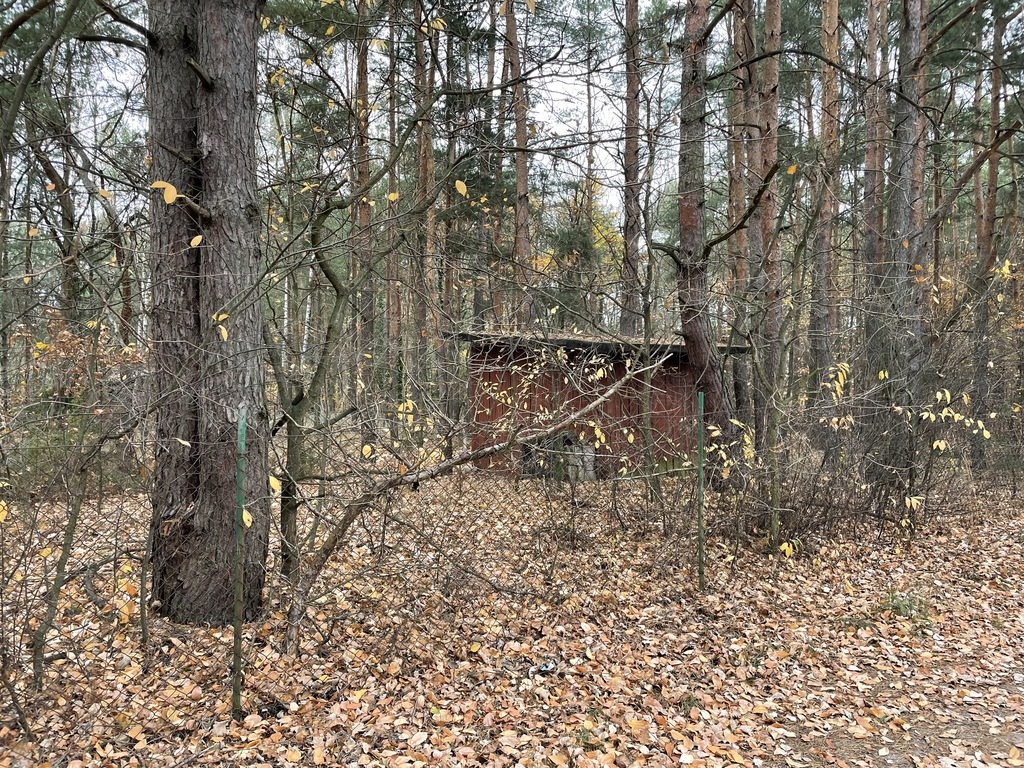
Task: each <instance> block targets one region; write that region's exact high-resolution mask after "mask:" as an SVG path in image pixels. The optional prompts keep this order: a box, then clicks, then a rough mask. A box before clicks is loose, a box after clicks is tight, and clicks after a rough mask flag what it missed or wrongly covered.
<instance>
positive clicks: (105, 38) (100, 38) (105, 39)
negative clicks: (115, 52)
mask: <svg viewBox="0 0 1024 768" xmlns="http://www.w3.org/2000/svg"><path fill="white" fill-rule="evenodd" d="M75 40H80V41H81V42H83V43H110V44H111V45H124V46H127V47H128V48H134V49H135V50H137V51H142V52H143V53H148V52H149V48H148V47H146V44H145V43H142V42H139V41H138V40H132V39H131V38H128V37H117V36H116V35H91V34H83V35H75Z"/></svg>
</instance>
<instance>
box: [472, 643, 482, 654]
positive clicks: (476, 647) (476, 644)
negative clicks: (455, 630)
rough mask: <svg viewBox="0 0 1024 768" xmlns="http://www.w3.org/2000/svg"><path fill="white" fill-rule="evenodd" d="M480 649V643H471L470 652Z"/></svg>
mask: <svg viewBox="0 0 1024 768" xmlns="http://www.w3.org/2000/svg"><path fill="white" fill-rule="evenodd" d="M479 650H480V643H473V644H471V645H470V646H469V652H470V653H476V652H477V651H479Z"/></svg>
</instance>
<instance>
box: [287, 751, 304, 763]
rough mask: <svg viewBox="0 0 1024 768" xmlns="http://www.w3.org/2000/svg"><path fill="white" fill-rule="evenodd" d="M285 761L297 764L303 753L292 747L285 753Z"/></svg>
mask: <svg viewBox="0 0 1024 768" xmlns="http://www.w3.org/2000/svg"><path fill="white" fill-rule="evenodd" d="M284 759H285V760H287V761H288V762H289V763H297V762H299V760H301V759H302V753H301V752H300V751H299V750H297V749H295V747H292V748H291V749H289V750H288V751H287V752H285V753H284Z"/></svg>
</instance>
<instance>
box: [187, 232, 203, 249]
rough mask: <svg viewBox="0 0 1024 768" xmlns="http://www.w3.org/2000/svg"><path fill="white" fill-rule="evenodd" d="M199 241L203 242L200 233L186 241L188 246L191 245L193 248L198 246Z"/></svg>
mask: <svg viewBox="0 0 1024 768" xmlns="http://www.w3.org/2000/svg"><path fill="white" fill-rule="evenodd" d="M201 242H203V236H202V235H196V236H195V237H193V238H192V239H191V240H189V241H188V244H189V245H190V246H192V247H193V248H198V247H199V244H200V243H201Z"/></svg>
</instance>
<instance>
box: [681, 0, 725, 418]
mask: <svg viewBox="0 0 1024 768" xmlns="http://www.w3.org/2000/svg"><path fill="white" fill-rule="evenodd" d="M707 22H708V0H693V2H691V3H689V4H688V5H687V7H686V27H685V33H684V35H685V36H684V41H683V61H682V89H681V94H682V102H681V107H680V114H679V220H678V223H679V251H678V254H677V256H676V258H677V261H678V266H679V273H678V277H677V287H678V294H679V311H680V316H681V317H680V320H681V323H682V329H681V330H682V335H683V341H684V342H685V344H686V350H687V355H688V356H689V360H690V365H691V366H692V367H693V370H694V371H696V382H695V384H696V387H697V389H698V390H703V391H704V403H705V413H706V414H707V423H708V424H715V425H717V426H718V427H719V428H721V429H722V430H723V431H728V429H729V418H730V416H731V412H730V408H729V402H728V399H727V397H726V393H725V387H724V385H723V382H722V360H721V356H720V355H719V352H718V344H717V342H716V340H715V335H714V332H713V330H712V326H711V297H710V295H709V293H708V259H707V256H706V255H705V254H704V184H705V176H704V173H705V167H704V165H705V159H704V142H705V133H706V124H705V114H706V112H707V94H706V90H705V88H706V85H705V77H706V66H707V53H706V49H705V44H704V40H703V34H704V28H705V27H706V26H707Z"/></svg>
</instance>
